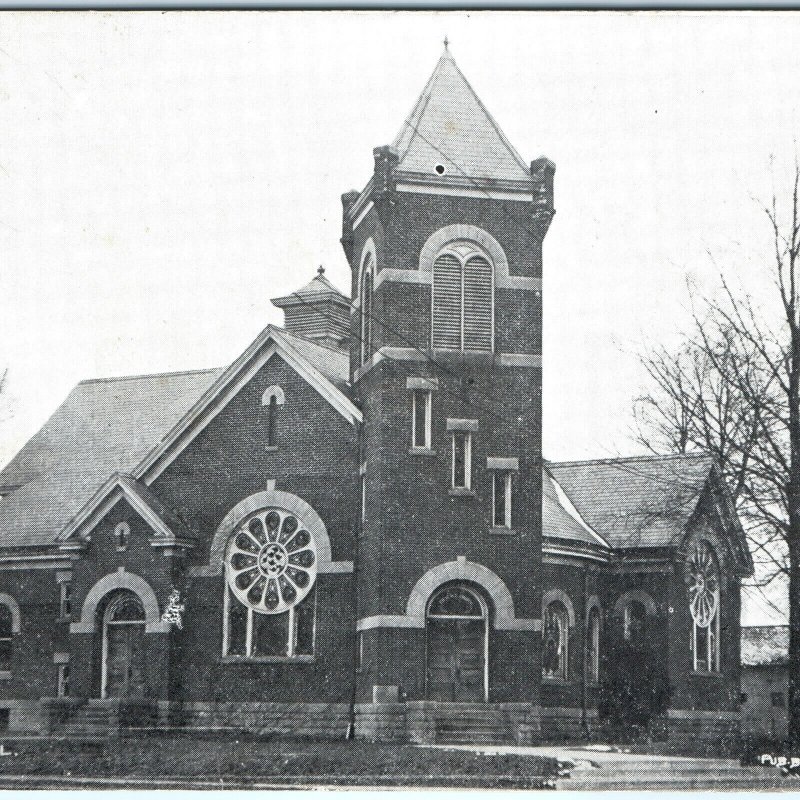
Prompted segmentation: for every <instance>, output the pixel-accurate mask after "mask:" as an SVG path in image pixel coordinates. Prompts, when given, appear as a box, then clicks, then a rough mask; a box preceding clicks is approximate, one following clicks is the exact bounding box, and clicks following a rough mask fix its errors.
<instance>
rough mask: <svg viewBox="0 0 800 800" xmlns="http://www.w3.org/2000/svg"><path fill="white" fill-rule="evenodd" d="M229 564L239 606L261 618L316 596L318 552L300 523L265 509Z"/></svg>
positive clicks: (234, 544)
mask: <svg viewBox="0 0 800 800" xmlns="http://www.w3.org/2000/svg"><path fill="white" fill-rule="evenodd" d="M225 563H226V573H227V580H228V586H229V587H230V590H231V591H232V592H233V594H234V596H235V597H236V599H237V600H239V601H241V602H242V603H243V604H244V605H246V606H247V607H248V608H252V609H253V611H257V612H259V613H260V614H281V613H283V612H284V611H286V610H288V609H289V608H291V607H292V606H293V605H296V604H297V603H299V602H300V601H301V600H302V599H303V598H304V597H305V596H306V595H307V594H308V593H309V592H310V591H311V587H312V586H313V585H314V580H315V579H316V577H317V546H316V542H315V541H314V537H313V536H312V535H311V533H309V531H308V529H307V528H306V526H305V525H304V524H303V521H302V520H301V519H300V518H299V517H297V516H296V515H294V514H291V513H289V512H288V511H284V510H283V509H280V508H265V509H263V510H261V511H258V512H256V513H255V514H253V515H252V516H250V517H248V518H247V519H246V520H245V521H244V522H243V523H242V524H241V525H239V527H238V528H237V530H236V531H235V532H234V534H233V536H231V538H230V541H229V543H228V553H227V557H226V560H225Z"/></svg>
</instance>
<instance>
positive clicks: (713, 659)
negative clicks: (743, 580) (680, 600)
mask: <svg viewBox="0 0 800 800" xmlns="http://www.w3.org/2000/svg"><path fill="white" fill-rule="evenodd" d="M687 569H688V583H689V610H690V611H691V615H692V622H693V625H692V650H693V654H694V669H695V671H696V672H719V610H720V588H719V586H720V577H719V563H718V561H717V557H716V555H715V553H714V551H713V549H712V548H711V545H709V544H708V542H705V541H700V542H698V543H697V544H696V545H695V546H694V549H693V550H692V551H691V553H690V554H689V558H688V564H687Z"/></svg>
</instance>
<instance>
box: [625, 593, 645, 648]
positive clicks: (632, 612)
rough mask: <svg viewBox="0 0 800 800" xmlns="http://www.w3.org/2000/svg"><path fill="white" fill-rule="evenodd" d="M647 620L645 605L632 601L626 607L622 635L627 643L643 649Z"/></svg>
mask: <svg viewBox="0 0 800 800" xmlns="http://www.w3.org/2000/svg"><path fill="white" fill-rule="evenodd" d="M646 620H647V609H646V608H645V607H644V603H640V602H639V601H638V600H631V601H630V602H629V603H628V604H627V605H626V606H625V610H624V611H623V616H622V635H623V638H624V639H625V641H626V642H628V643H629V644H630V645H632V646H633V647H641V646H642V645H644V643H645V639H646V636H645V627H646Z"/></svg>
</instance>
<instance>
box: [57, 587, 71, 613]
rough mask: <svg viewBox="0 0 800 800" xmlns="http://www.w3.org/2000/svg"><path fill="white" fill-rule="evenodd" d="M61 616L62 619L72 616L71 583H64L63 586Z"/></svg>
mask: <svg viewBox="0 0 800 800" xmlns="http://www.w3.org/2000/svg"><path fill="white" fill-rule="evenodd" d="M59 616H60V617H61V618H62V619H64V618H66V617H71V616H72V584H71V583H70V582H69V581H64V582H63V583H62V584H61V602H60V605H59Z"/></svg>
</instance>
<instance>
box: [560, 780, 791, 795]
mask: <svg viewBox="0 0 800 800" xmlns="http://www.w3.org/2000/svg"><path fill="white" fill-rule="evenodd" d="M556 788H557V789H564V790H568V791H583V792H586V791H603V792H612V791H624V790H628V789H640V790H641V789H650V790H652V789H658V790H661V791H673V790H689V789H691V790H704V791H723V790H724V791H733V790H736V789H741V790H751V791H756V790H757V791H768V790H774V789H792V788H794V787H793V786H787V785H786V784H785V782H782V781H781V778H780V776H778V777H777V778H776V779H775V780H774V781H767V780H754V779H752V778H751V779H747V778H742V779H735V778H730V779H723V780H719V781H714V780H711V779H710V778H708V777H702V778H683V779H681V778H672V779H670V778H662V780H650V781H625V780H619V781H608V782H602V783H600V782H594V781H581V780H571V779H562V780H558V781H556Z"/></svg>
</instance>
